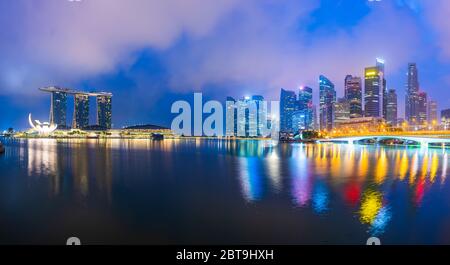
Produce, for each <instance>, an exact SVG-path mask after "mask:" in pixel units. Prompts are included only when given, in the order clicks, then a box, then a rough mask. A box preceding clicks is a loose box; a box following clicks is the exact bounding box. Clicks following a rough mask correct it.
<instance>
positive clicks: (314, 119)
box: [312, 105, 319, 130]
mask: <svg viewBox="0 0 450 265" xmlns="http://www.w3.org/2000/svg"><path fill="white" fill-rule="evenodd" d="M312 111H313V130H319V122H318V121H317V106H316V105H313V106H312Z"/></svg>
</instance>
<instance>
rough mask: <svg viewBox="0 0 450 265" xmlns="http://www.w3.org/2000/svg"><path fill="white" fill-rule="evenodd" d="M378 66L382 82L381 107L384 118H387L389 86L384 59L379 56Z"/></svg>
mask: <svg viewBox="0 0 450 265" xmlns="http://www.w3.org/2000/svg"><path fill="white" fill-rule="evenodd" d="M376 67H377V68H378V72H379V76H380V83H381V95H380V98H381V102H380V109H381V110H382V116H381V117H382V118H384V119H386V115H387V93H388V91H387V86H386V78H385V71H384V60H383V59H380V58H377V60H376Z"/></svg>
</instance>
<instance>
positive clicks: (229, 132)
mask: <svg viewBox="0 0 450 265" xmlns="http://www.w3.org/2000/svg"><path fill="white" fill-rule="evenodd" d="M226 107H227V110H226V114H225V115H226V122H227V124H226V128H225V135H226V136H228V137H232V136H237V128H238V126H237V116H238V114H237V105H236V100H235V99H234V98H232V97H227V101H226Z"/></svg>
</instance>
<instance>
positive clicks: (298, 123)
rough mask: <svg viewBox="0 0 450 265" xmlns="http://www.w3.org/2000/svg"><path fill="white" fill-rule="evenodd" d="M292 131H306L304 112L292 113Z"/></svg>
mask: <svg viewBox="0 0 450 265" xmlns="http://www.w3.org/2000/svg"><path fill="white" fill-rule="evenodd" d="M291 127H292V131H293V132H294V133H298V132H300V131H303V130H306V129H307V128H306V116H305V111H304V110H297V111H294V112H293V113H292V125H291Z"/></svg>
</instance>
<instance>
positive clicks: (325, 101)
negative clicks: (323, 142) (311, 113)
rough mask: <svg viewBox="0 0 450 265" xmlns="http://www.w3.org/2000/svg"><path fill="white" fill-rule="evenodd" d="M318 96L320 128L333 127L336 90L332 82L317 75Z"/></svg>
mask: <svg viewBox="0 0 450 265" xmlns="http://www.w3.org/2000/svg"><path fill="white" fill-rule="evenodd" d="M319 96H320V112H319V116H320V118H319V120H320V129H321V130H332V129H333V118H334V117H333V116H334V114H333V108H334V103H335V102H336V90H335V89H334V84H333V83H332V82H331V81H330V80H328V78H326V77H325V76H323V75H321V76H320V77H319Z"/></svg>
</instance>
